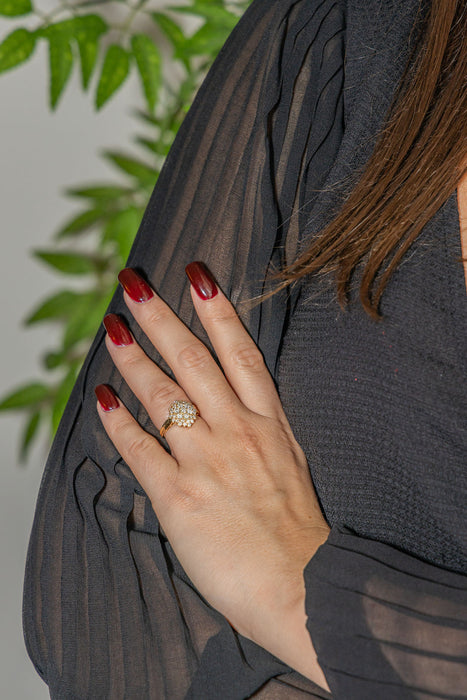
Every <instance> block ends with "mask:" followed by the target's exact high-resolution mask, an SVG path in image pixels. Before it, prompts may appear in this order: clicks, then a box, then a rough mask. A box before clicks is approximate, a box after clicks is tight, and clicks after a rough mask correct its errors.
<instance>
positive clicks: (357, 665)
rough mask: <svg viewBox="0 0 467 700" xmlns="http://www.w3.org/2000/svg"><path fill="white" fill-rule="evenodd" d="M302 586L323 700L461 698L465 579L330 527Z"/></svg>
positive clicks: (466, 656) (465, 663)
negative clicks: (324, 688)
mask: <svg viewBox="0 0 467 700" xmlns="http://www.w3.org/2000/svg"><path fill="white" fill-rule="evenodd" d="M304 578H305V585H306V592H307V595H306V611H307V615H308V622H307V627H308V630H309V632H310V635H311V639H312V641H313V644H314V647H315V649H316V652H317V654H318V660H319V662H320V665H321V667H322V669H323V672H324V674H325V676H326V679H327V681H328V684H329V687H330V689H331V691H332V696H333V698H336V700H374V699H375V698H378V700H395V699H396V698H397V700H429V699H433V698H446V699H447V698H450V699H451V700H454V698H455V699H456V700H461V698H463V699H464V700H465V698H467V578H466V577H465V576H463V575H461V574H459V573H456V572H451V571H448V570H446V569H443V568H440V567H437V566H433V565H431V564H429V563H427V562H424V561H422V560H420V559H417V558H416V557H414V556H411V555H409V554H406V553H405V552H402V551H399V550H398V549H396V548H394V547H391V546H389V545H386V544H383V543H381V542H376V541H373V540H370V539H366V538H363V537H358V536H357V535H356V534H354V533H353V532H351V531H350V530H348V529H347V528H343V527H334V528H333V529H332V530H331V533H330V535H329V538H328V540H327V541H326V543H325V544H324V545H323V546H322V547H320V548H319V550H318V552H317V553H316V555H315V556H314V557H313V558H312V559H311V560H310V562H309V563H308V565H307V567H306V568H305V571H304Z"/></svg>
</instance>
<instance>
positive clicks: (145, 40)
mask: <svg viewBox="0 0 467 700" xmlns="http://www.w3.org/2000/svg"><path fill="white" fill-rule="evenodd" d="M131 48H132V50H133V55H134V57H135V60H136V65H137V66H138V71H139V74H140V76H141V82H142V84H143V91H144V95H145V97H146V102H147V104H148V107H149V110H150V111H151V112H153V111H154V106H155V104H156V99H157V93H158V92H159V88H160V85H161V80H162V72H161V57H160V54H159V50H158V48H157V46H156V45H155V44H154V42H153V41H152V39H150V38H149V37H148V36H147V35H146V34H133V36H132V37H131Z"/></svg>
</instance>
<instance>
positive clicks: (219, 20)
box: [170, 0, 239, 39]
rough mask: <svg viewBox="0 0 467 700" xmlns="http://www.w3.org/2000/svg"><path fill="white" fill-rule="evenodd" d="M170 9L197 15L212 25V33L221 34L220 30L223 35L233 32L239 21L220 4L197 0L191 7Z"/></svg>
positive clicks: (180, 6) (179, 6)
mask: <svg viewBox="0 0 467 700" xmlns="http://www.w3.org/2000/svg"><path fill="white" fill-rule="evenodd" d="M170 9H171V10H173V11H174V12H182V13H184V14H189V15H196V16H197V17H201V18H203V19H205V20H206V21H207V22H209V24H210V25H211V26H210V31H211V32H212V33H216V32H217V33H219V30H221V31H222V33H223V34H224V33H225V34H227V33H229V32H231V31H232V29H233V28H234V27H235V25H236V24H237V22H238V19H239V18H238V16H237V15H234V14H233V12H229V10H227V8H225V7H222V5H221V4H220V3H218V2H216V3H209V2H202V1H201V0H195V2H193V3H192V4H191V5H178V6H177V7H171V8H170ZM225 34H224V39H225Z"/></svg>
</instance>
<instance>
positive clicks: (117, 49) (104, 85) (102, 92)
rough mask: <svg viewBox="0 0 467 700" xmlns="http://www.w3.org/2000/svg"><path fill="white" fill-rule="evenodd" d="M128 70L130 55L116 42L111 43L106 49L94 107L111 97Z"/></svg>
mask: <svg viewBox="0 0 467 700" xmlns="http://www.w3.org/2000/svg"><path fill="white" fill-rule="evenodd" d="M129 70H130V55H129V53H128V52H127V51H125V49H124V48H122V47H121V46H118V44H112V45H111V46H109V48H108V49H107V53H106V54H105V58H104V63H103V66H102V71H101V75H100V78H99V83H98V85H97V92H96V101H95V105H96V109H101V107H103V105H104V104H105V103H106V102H107V101H108V100H109V99H110V98H111V97H112V95H113V94H114V93H115V92H116V90H118V88H119V87H121V86H122V84H123V83H124V82H125V80H126V79H127V77H128V73H129Z"/></svg>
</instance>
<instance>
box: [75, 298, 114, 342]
mask: <svg viewBox="0 0 467 700" xmlns="http://www.w3.org/2000/svg"><path fill="white" fill-rule="evenodd" d="M114 288H115V287H113V288H112V291H111V293H110V292H109V293H108V294H104V295H102V294H101V293H100V292H96V291H94V292H91V293H89V294H88V295H86V298H85V297H84V295H83V298H82V299H81V300H80V303H79V304H77V305H76V309H75V313H74V315H73V316H72V318H70V320H69V321H68V323H67V325H66V328H65V333H64V336H63V350H64V351H68V350H69V349H70V348H71V347H73V345H76V343H78V342H79V341H81V340H84V339H88V338H94V336H95V335H96V333H97V330H98V328H99V326H100V324H101V322H102V319H103V317H104V313H105V311H106V309H107V307H108V305H109V304H110V301H111V298H112V294H113V291H114Z"/></svg>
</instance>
